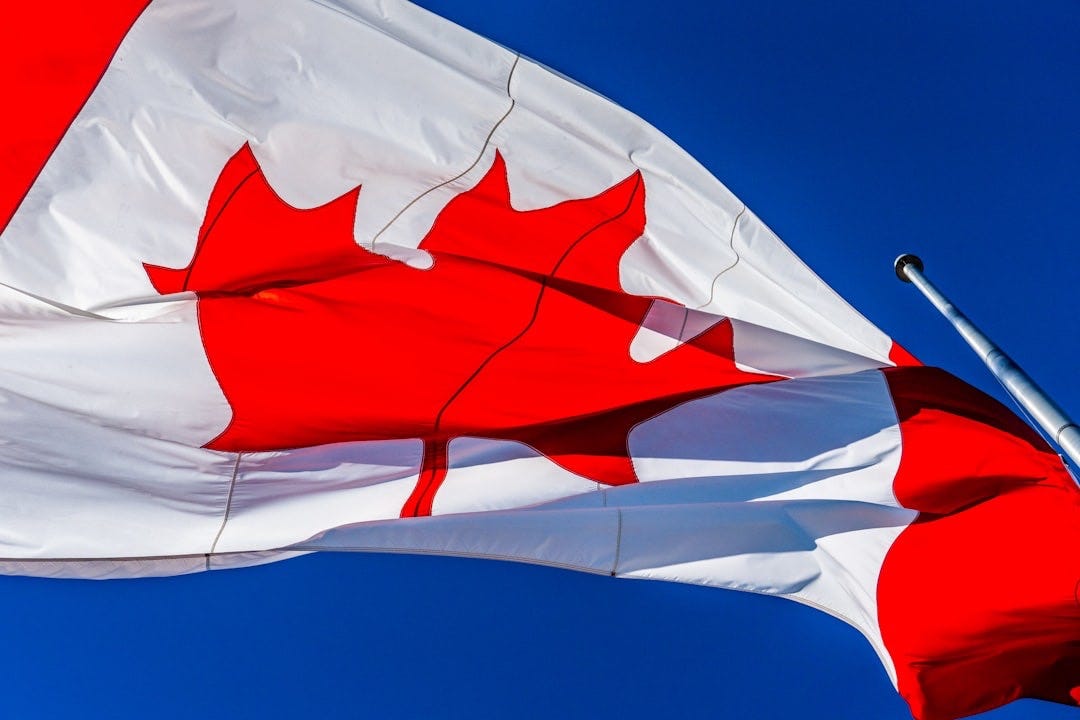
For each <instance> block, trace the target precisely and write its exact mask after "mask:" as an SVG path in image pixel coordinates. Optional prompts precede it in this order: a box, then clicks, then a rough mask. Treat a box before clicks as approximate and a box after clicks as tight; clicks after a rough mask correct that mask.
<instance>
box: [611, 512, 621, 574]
mask: <svg viewBox="0 0 1080 720" xmlns="http://www.w3.org/2000/svg"><path fill="white" fill-rule="evenodd" d="M615 509H616V511H617V512H618V519H619V524H618V527H617V529H616V530H615V562H614V563H613V564H612V565H611V577H615V575H616V573H618V571H619V556H620V555H621V554H622V508H621V507H616V508H615Z"/></svg>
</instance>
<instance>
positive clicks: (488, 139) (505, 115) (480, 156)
mask: <svg viewBox="0 0 1080 720" xmlns="http://www.w3.org/2000/svg"><path fill="white" fill-rule="evenodd" d="M520 60H521V55H515V56H514V64H513V65H511V66H510V72H509V74H508V75H507V76H506V96H507V97H508V98H510V107H508V108H507V109H506V112H504V113H503V115H502V117H500V118H499V119H498V120H496V121H495V124H494V125H492V127H491V130H490V131H488V134H487V137H485V138H484V144H483V145H481V146H480V152H478V153H477V155H476V159H475V160H473V161H472V164H471V165H469V167H467V168H465V169H464V170H462V171H461V172H460V173H458V174H457V175H455V176H454V177H452V178H450V179H449V180H443V181H442V182H441V183H439V184H438V185H433V186H432V187H429V188H428V189H427V190H425V191H423V192H422V193H420V194H419V195H417V196H416V197H414V198H413V199H412V200H410V201H409V202H408V203H406V204H405V206H404V207H403V208H401V209H400V210H398V211H397V213H395V214H394V217H392V218H390V220H389V221H388V222H387V223H386V224H385V225H383V226H382V229H381V230H379V232H377V233H375V235H374V236H373V237H372V238H371V250H372V251H374V250H375V245H376V244H377V243H378V242H379V238H380V237H382V234H383V233H384V232H386V231H387V230H388V229H389V228H390V226H391V225H393V224H394V223H395V222H397V221H398V219H400V218H401V216H402V215H404V214H405V212H406V211H407V210H408V209H409V208H411V207H412V206H413V205H415V204H416V203H418V202H420V201H421V200H423V199H424V198H425V197H427V196H428V195H430V194H431V193H433V192H435V191H436V190H438V189H439V188H444V187H446V186H447V185H449V184H451V183H454V182H457V181H458V180H460V179H461V178H463V177H465V176H466V175H468V174H469V173H470V172H472V170H473V168H475V167H476V166H477V165H479V164H480V161H481V160H482V159H483V158H484V153H486V152H487V149H488V146H489V145H490V144H491V138H492V137H494V135H495V131H496V130H498V129H499V126H500V125H502V124H503V121H505V120H506V118H508V117H509V116H510V113H511V112H513V110H514V107H515V106H516V105H517V100H516V99H515V98H514V96H513V95H511V94H510V82H511V81H512V80H513V79H514V71H515V70H517V66H518V62H519V61H520Z"/></svg>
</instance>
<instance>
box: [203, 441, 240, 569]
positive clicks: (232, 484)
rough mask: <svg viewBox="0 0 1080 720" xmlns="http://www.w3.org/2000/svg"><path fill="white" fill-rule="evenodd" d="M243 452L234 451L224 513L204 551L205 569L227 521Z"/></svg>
mask: <svg viewBox="0 0 1080 720" xmlns="http://www.w3.org/2000/svg"><path fill="white" fill-rule="evenodd" d="M243 455H244V453H242V452H238V453H236V462H235V463H234V464H233V471H232V479H230V480H229V496H228V498H226V500H225V515H224V516H222V518H221V526H220V527H219V528H218V531H217V535H215V536H214V542H213V543H211V544H210V552H208V553H206V569H207V570H209V569H210V556H211V555H213V554H214V551H216V550H217V544H218V541H219V540H221V534H222V533H223V532H225V523H227V522H229V513H230V512H232V500H233V491H234V490H235V489H236V477H237V475H239V474H240V458H241V457H243Z"/></svg>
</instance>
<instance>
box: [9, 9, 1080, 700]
mask: <svg viewBox="0 0 1080 720" xmlns="http://www.w3.org/2000/svg"><path fill="white" fill-rule="evenodd" d="M53 12H56V9H55V7H54V6H53V5H51V4H50V5H49V7H48V8H45V7H39V8H35V7H33V6H30V7H23V8H21V9H19V10H17V11H15V13H16V19H15V20H16V21H13V22H10V23H8V24H7V26H6V28H5V30H4V32H6V33H8V35H9V37H6V38H4V39H5V42H4V43H3V45H2V47H3V52H4V53H5V54H6V55H7V57H5V63H4V70H3V72H5V73H6V74H7V77H5V84H6V87H8V88H9V97H10V98H11V100H12V102H11V103H10V105H9V107H26V108H34V111H33V112H28V113H21V114H20V113H14V114H13V113H6V114H5V120H4V122H5V126H4V129H5V132H4V134H3V137H2V139H0V157H2V158H3V162H4V174H3V181H2V182H3V184H2V185H0V222H2V223H3V225H2V227H3V231H2V236H0V334H2V338H3V340H2V346H0V347H2V348H3V349H2V350H0V368H2V373H0V427H2V428H3V438H4V440H3V442H2V443H0V483H2V484H0V571H2V572H4V573H8V574H30V575H45V576H56V577H94V578H108V577H132V576H148V575H170V574H180V573H187V572H197V571H201V570H210V569H219V568H229V567H238V566H243V565H251V564H257V563H261V562H268V561H272V560H277V559H282V558H287V557H291V556H295V555H297V554H301V553H305V552H311V551H319V550H343V551H374V552H414V553H437V554H448V555H461V556H470V557H486V558H499V559H510V560H519V561H524V562H532V563H542V564H549V565H554V566H558V567H565V568H572V569H577V570H583V571H588V572H594V573H602V574H609V575H612V576H617V577H629V578H652V579H663V580H671V581H678V582H688V583H696V584H701V585H709V586H715V587H721V588H729V589H736V590H744V591H749V592H758V593H766V594H772V595H778V596H782V597H787V598H790V599H793V600H796V601H798V602H802V603H806V604H808V605H811V606H813V607H816V608H818V609H820V610H822V611H824V612H827V613H830V614H832V615H834V616H836V617H838V618H840V619H842V620H844V621H846V622H848V623H850V624H851V625H853V626H854V627H856V628H857V629H859V630H860V631H861V632H862V633H863V634H864V635H865V636H866V637H867V639H868V641H869V642H870V643H871V644H872V645H873V647H874V648H875V650H876V651H877V652H878V654H879V656H880V657H881V660H882V662H883V664H884V666H885V668H886V670H887V672H888V673H889V675H890V677H891V678H892V679H893V681H894V683H896V685H897V687H898V689H899V691H900V692H901V693H902V694H903V695H904V697H905V698H906V699H907V700H908V702H909V703H910V705H911V707H912V710H913V713H914V714H915V715H916V716H917V717H919V718H925V719H926V720H934V719H937V718H954V717H960V716H963V715H967V714H971V713H974V712H978V711H980V710H984V709H988V708H992V707H996V706H998V705H1000V704H1003V703H1005V702H1008V701H1010V700H1012V699H1014V698H1017V697H1022V696H1028V697H1040V698H1044V699H1048V700H1054V701H1057V702H1062V703H1070V704H1078V703H1080V595H1078V593H1080V567H1078V566H1077V563H1076V559H1075V558H1076V557H1077V554H1078V553H1077V550H1080V491H1078V489H1077V486H1076V484H1075V482H1074V480H1073V479H1072V477H1071V476H1070V475H1069V473H1068V471H1067V470H1066V469H1065V467H1064V466H1063V465H1062V463H1061V461H1060V459H1059V458H1058V457H1057V456H1056V455H1055V454H1054V453H1053V451H1051V449H1050V448H1049V447H1048V446H1046V444H1045V443H1043V442H1042V440H1041V439H1040V438H1039V437H1038V436H1037V435H1036V434H1035V433H1034V432H1033V431H1031V430H1030V429H1029V428H1028V427H1027V426H1026V425H1024V424H1023V423H1022V422H1020V421H1019V420H1018V419H1017V418H1016V417H1015V416H1013V415H1012V414H1011V413H1009V412H1008V411H1007V410H1006V409H1004V408H1003V407H1001V406H1000V405H999V404H998V403H996V402H995V401H993V400H992V399H990V398H988V397H986V396H984V395H982V394H981V393H979V392H978V391H976V390H974V389H973V388H970V387H968V386H966V385H965V384H963V383H962V382H960V381H959V380H956V379H955V378H953V377H951V376H950V375H948V374H947V373H945V372H943V371H940V370H937V369H933V368H928V367H924V366H922V365H920V364H919V363H918V361H916V360H915V359H914V358H913V357H911V356H910V355H909V354H908V353H906V352H905V351H904V350H903V349H902V348H900V347H899V346H897V345H896V344H895V343H893V342H892V341H891V340H890V338H889V337H888V336H887V335H885V334H884V333H882V332H881V331H880V330H878V329H877V328H876V327H874V326H873V325H872V324H871V323H870V322H869V321H867V320H866V319H865V318H863V317H862V316H861V315H859V314H858V313H857V312H856V311H855V310H854V309H852V308H851V307H850V306H849V305H848V304H847V303H846V302H845V301H844V300H843V299H842V298H840V297H839V296H837V295H836V294H835V293H834V292H833V291H832V290H831V289H830V288H829V287H828V286H826V285H825V284H824V283H823V282H822V281H821V280H820V279H818V278H817V277H816V276H815V275H814V274H813V273H812V272H811V271H810V270H809V269H808V268H806V267H805V265H803V264H802V263H801V262H800V261H799V260H798V258H797V257H795V256H794V255H793V254H792V253H791V252H790V251H789V250H788V249H787V248H786V247H785V246H784V245H783V243H782V242H781V241H780V240H779V239H778V238H777V237H776V236H775V235H774V234H773V233H772V232H771V231H770V230H769V229H768V228H767V227H766V226H765V225H764V224H763V223H762V222H761V221H760V220H758V219H757V218H756V217H755V216H754V215H753V213H751V212H750V210H748V209H747V208H746V206H745V205H744V204H743V203H742V202H740V201H739V200H738V199H737V198H736V197H735V196H734V195H732V194H731V193H730V192H729V191H728V190H727V189H726V188H724V187H723V186H722V185H721V184H720V183H719V182H718V181H717V180H715V179H714V178H713V177H712V176H711V175H709V173H708V172H707V171H706V170H705V169H704V168H702V167H701V166H700V165H699V164H697V163H696V162H695V161H694V160H693V159H692V158H690V157H689V156H688V155H686V153H684V152H683V151H682V150H681V149H679V148H678V147H677V146H676V145H674V144H673V143H672V142H671V141H670V140H668V139H667V138H665V137H664V136H663V135H662V134H661V133H659V132H658V131H657V130H655V129H653V128H651V127H649V126H648V125H647V124H646V123H644V122H643V121H642V120H641V119H639V118H637V117H635V116H633V115H632V114H630V113H629V112H627V111H625V110H623V109H621V108H619V107H617V106H616V105H614V104H612V103H611V102H609V101H607V100H605V99H603V98H601V97H599V96H597V95H595V94H594V93H592V92H590V91H588V90H587V89H584V88H582V87H580V86H578V85H576V84H574V83H573V82H571V81H569V80H567V79H565V78H563V77H561V76H559V75H558V74H556V73H554V72H552V71H551V70H549V69H547V68H545V67H543V66H541V65H539V64H537V63H535V62H533V61H531V60H529V59H528V58H524V57H521V56H519V55H517V54H515V53H514V52H513V51H510V50H507V49H505V48H502V47H499V46H497V45H495V44H493V43H491V42H489V41H486V40H484V39H482V38H479V37H477V36H476V35H473V34H471V33H469V32H468V31H466V30H463V29H461V28H458V27H456V26H454V25H452V24H450V23H447V22H446V21H444V20H442V19H440V18H438V17H435V16H433V15H431V14H429V13H427V12H425V11H423V10H420V9H418V8H416V7H413V6H411V5H408V4H405V3H403V2H397V1H387V2H374V1H372V2H366V1H362V0H338V1H331V0H318V1H315V0H287V1H283V2H280V3H276V4H275V5H274V8H273V11H272V12H269V11H268V9H267V6H266V5H265V4H264V3H260V2H257V1H255V0H218V1H215V2H213V3H206V2H197V1H195V0H154V2H151V3H149V4H148V3H146V2H143V1H142V0H139V1H137V2H117V3H110V4H108V7H107V8H98V7H93V8H91V7H87V6H83V5H80V4H76V3H72V4H71V7H70V8H66V9H65V12H69V13H76V14H77V13H82V14H83V16H81V17H79V18H78V22H69V23H67V25H66V27H67V28H68V29H67V30H66V31H63V30H60V31H58V30H57V27H56V25H55V24H53V23H50V22H49V14H50V13H53ZM20 14H21V15H20Z"/></svg>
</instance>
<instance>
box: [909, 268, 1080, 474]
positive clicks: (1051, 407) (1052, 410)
mask: <svg viewBox="0 0 1080 720" xmlns="http://www.w3.org/2000/svg"><path fill="white" fill-rule="evenodd" d="M895 267H896V276H897V277H898V278H900V279H901V280H903V281H904V282H908V283H911V284H913V285H914V286H915V287H917V288H919V290H920V291H921V292H922V294H923V295H925V296H926V299H927V300H929V301H930V302H931V303H932V304H933V305H934V307H936V308H937V309H938V311H939V312H940V313H941V314H942V315H944V316H945V317H946V318H947V319H948V320H949V322H951V323H952V325H953V327H954V328H956V331H957V332H958V333H960V335H961V336H962V337H963V338H964V339H965V340H967V344H968V345H970V346H971V348H972V349H973V350H974V351H975V352H976V353H977V354H978V355H979V357H981V358H982V361H983V362H984V363H986V367H988V368H989V369H990V372H991V373H993V374H994V377H996V378H997V379H998V380H999V381H1000V382H1001V384H1002V385H1004V386H1005V389H1006V390H1008V392H1009V394H1010V395H1012V396H1013V398H1015V399H1016V401H1017V402H1018V403H1020V405H1022V406H1023V407H1024V409H1025V410H1027V411H1028V412H1029V413H1030V414H1031V417H1033V418H1034V419H1035V422H1037V423H1039V425H1040V426H1041V427H1042V429H1043V430H1044V431H1045V432H1046V434H1047V435H1048V436H1049V437H1050V438H1052V439H1053V441H1054V442H1055V443H1057V445H1058V447H1060V448H1061V449H1062V450H1063V451H1064V452H1065V454H1066V455H1067V456H1068V457H1069V459H1070V460H1072V461H1073V464H1074V465H1075V466H1076V467H1080V427H1077V425H1076V423H1074V422H1073V421H1072V420H1071V419H1070V418H1069V416H1068V415H1066V414H1065V411H1064V410H1062V409H1061V408H1060V407H1058V405H1057V403H1055V402H1054V401H1053V400H1051V399H1050V397H1049V396H1047V394H1046V393H1045V392H1043V389H1042V388H1040V387H1039V386H1038V385H1036V384H1035V381H1034V380H1032V379H1031V378H1030V377H1029V376H1028V374H1027V373H1026V372H1024V370H1023V369H1022V368H1021V367H1020V366H1019V365H1017V364H1016V363H1015V362H1013V359H1012V358H1010V357H1009V356H1008V355H1006V354H1005V353H1004V352H1003V351H1002V350H1001V348H999V347H998V346H997V345H995V344H994V343H993V342H992V341H991V340H990V338H988V337H986V335H984V334H983V333H982V331H981V330H979V328H977V327H975V325H974V324H973V323H972V322H971V321H970V320H968V319H967V316H965V315H964V313H962V312H960V309H959V308H958V307H956V306H955V305H953V304H952V302H950V301H949V299H948V298H947V297H945V296H944V295H942V294H941V291H940V290H938V289H937V288H936V287H934V284H933V283H931V282H930V281H929V280H927V279H926V276H925V275H923V262H922V260H920V259H919V258H918V257H916V256H915V255H901V256H900V257H898V258H896V264H895Z"/></svg>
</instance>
